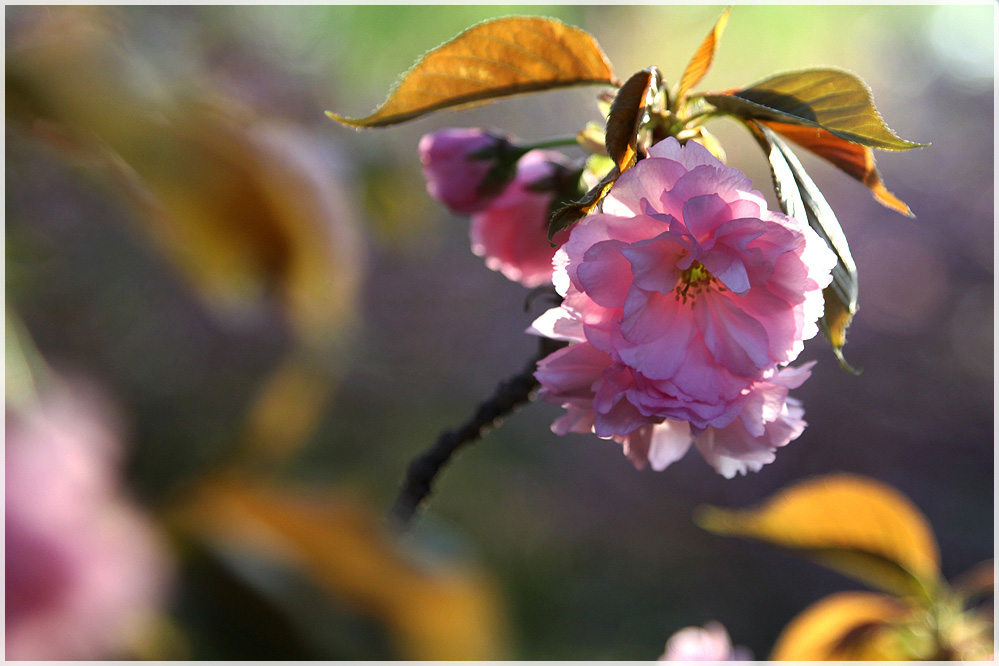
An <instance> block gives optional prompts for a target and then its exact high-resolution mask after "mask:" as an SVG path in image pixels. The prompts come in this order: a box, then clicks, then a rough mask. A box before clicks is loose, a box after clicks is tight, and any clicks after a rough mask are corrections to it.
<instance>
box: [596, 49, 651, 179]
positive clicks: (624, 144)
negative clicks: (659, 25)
mask: <svg viewBox="0 0 999 666" xmlns="http://www.w3.org/2000/svg"><path fill="white" fill-rule="evenodd" d="M658 88H659V71H658V70H657V69H656V68H655V67H649V68H647V69H643V70H642V71H640V72H636V73H634V74H632V76H631V78H629V79H628V80H627V81H625V83H624V85H623V86H621V88H620V89H619V90H618V91H617V95H616V96H615V97H614V101H613V103H611V108H610V113H609V114H608V115H607V130H606V133H605V139H604V141H605V145H606V146H607V155H608V156H609V157H610V158H611V159H612V160H614V163H615V164H616V165H617V168H618V170H619V171H620V172H621V173H624V172H625V171H627V170H628V169H629V168H630V167H631V165H632V164H634V163H635V160H637V159H638V152H637V151H638V132H639V130H640V129H641V127H642V125H643V124H644V123H645V122H646V121H647V120H648V106H649V104H651V102H652V99H653V97H654V96H655V94H656V91H657V90H658Z"/></svg>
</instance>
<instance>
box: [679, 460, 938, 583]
mask: <svg viewBox="0 0 999 666" xmlns="http://www.w3.org/2000/svg"><path fill="white" fill-rule="evenodd" d="M697 521H698V523H699V524H700V525H701V527H703V528H705V529H707V530H709V531H711V532H715V533H716V534H724V535H730V536H743V537H748V538H752V539H759V540H761V541H766V542H769V543H771V544H774V545H777V546H781V547H783V548H788V549H791V550H794V551H799V552H801V553H803V554H805V555H807V556H809V557H811V558H812V559H815V560H816V561H818V562H819V563H821V564H823V565H825V566H827V567H829V568H831V569H835V570H837V571H839V572H841V573H843V574H846V575H848V576H851V577H853V578H856V579H858V580H861V581H863V582H866V583H868V584H869V585H872V586H874V587H876V588H879V589H882V590H886V591H889V592H895V593H897V594H902V595H907V594H919V595H923V594H925V592H926V590H927V589H929V588H932V587H934V586H935V585H936V584H937V581H938V579H939V554H938V550H937V544H936V540H935V539H934V537H933V532H932V530H931V529H930V526H929V525H928V524H927V522H926V518H925V517H923V515H922V514H921V513H920V512H919V510H918V509H917V508H916V507H915V506H913V505H912V503H911V502H910V501H909V500H908V499H907V498H906V497H905V496H904V495H902V494H900V493H899V492H898V491H896V490H895V489H894V488H891V487H889V486H886V485H884V484H882V483H880V482H878V481H874V480H873V479H866V478H863V477H859V476H853V475H849V474H833V475H829V476H824V477H819V478H816V479H811V480H808V481H805V482H802V483H799V484H797V485H795V486H792V487H790V488H787V489H785V490H783V491H781V492H779V493H778V494H777V495H775V496H774V497H772V498H771V499H770V500H768V501H767V502H765V503H764V504H763V505H762V506H760V507H758V508H755V509H748V510H744V511H739V510H728V509H720V508H716V507H706V508H704V509H703V510H701V512H700V514H699V516H698V517H697Z"/></svg>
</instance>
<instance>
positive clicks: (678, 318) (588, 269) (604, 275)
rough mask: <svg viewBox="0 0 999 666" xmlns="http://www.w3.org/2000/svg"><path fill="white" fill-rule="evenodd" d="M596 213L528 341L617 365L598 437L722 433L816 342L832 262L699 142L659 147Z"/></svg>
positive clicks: (561, 260)
mask: <svg viewBox="0 0 999 666" xmlns="http://www.w3.org/2000/svg"><path fill="white" fill-rule="evenodd" d="M602 211H603V212H601V213H597V214H594V215H591V216H588V217H585V218H583V220H581V221H580V222H579V223H578V224H576V225H575V227H573V228H572V231H571V234H570V236H569V239H568V241H566V242H565V244H564V245H563V246H562V247H561V248H560V249H559V250H558V252H557V253H556V255H555V258H554V263H555V273H554V276H553V280H554V284H555V287H556V290H557V291H558V292H559V293H560V294H562V295H563V297H564V300H563V303H562V305H561V306H560V307H559V308H554V309H552V310H549V311H548V312H547V313H545V314H543V315H542V316H541V317H539V318H538V320H537V321H535V323H534V325H533V326H532V329H531V330H532V332H534V333H538V334H540V335H545V336H547V337H553V338H558V339H564V340H568V341H570V342H577V343H581V342H588V343H589V344H590V345H592V347H593V348H594V351H595V350H600V351H603V352H605V353H606V354H608V355H609V356H610V357H611V359H612V360H613V364H611V365H610V366H609V367H608V369H607V371H606V372H605V373H604V377H603V385H602V387H601V389H600V390H598V391H597V392H596V395H595V397H594V409H595V413H596V415H595V423H594V430H595V432H596V433H597V435H599V436H601V437H610V436H614V435H618V436H626V435H629V434H630V433H631V432H632V431H634V430H635V429H636V428H638V427H641V426H643V425H649V424H655V423H660V422H662V421H663V420H664V419H672V420H675V421H686V422H689V424H690V426H691V428H693V430H694V431H695V432H699V431H702V430H704V429H706V428H709V427H713V428H715V429H722V428H727V427H728V426H729V425H731V424H732V423H733V422H734V421H735V420H736V419H737V418H739V417H740V412H741V410H742V408H743V404H744V403H745V401H746V400H745V395H746V392H747V391H749V390H750V388H751V386H752V385H753V384H754V382H757V381H758V380H760V379H763V378H764V377H765V373H772V372H773V371H774V369H775V368H776V367H777V366H778V365H783V364H786V363H788V362H790V361H792V360H794V359H795V358H796V357H797V356H798V354H799V353H800V351H801V349H802V348H803V346H804V345H803V341H804V340H806V339H808V338H811V337H812V336H814V335H815V334H816V333H817V332H818V327H817V325H816V321H817V320H818V318H819V317H820V316H821V315H822V311H823V300H822V289H823V288H824V287H825V286H826V285H828V284H829V282H830V281H831V275H830V270H831V269H832V267H833V266H834V265H835V263H836V257H835V255H834V254H833V252H832V251H831V250H830V249H829V248H828V247H827V246H826V244H825V243H824V242H823V241H822V239H821V238H819V236H818V235H817V234H816V233H815V232H814V231H812V230H811V229H810V228H809V227H808V226H806V225H804V224H802V223H801V222H799V221H797V220H795V219H793V218H790V217H787V216H786V215H783V214H780V213H776V212H772V211H768V210H767V208H766V201H765V200H764V199H763V197H762V195H760V194H759V193H758V192H756V191H754V190H753V189H752V183H751V182H750V181H749V179H748V178H747V177H746V176H745V175H744V174H742V173H741V172H740V171H738V170H737V169H733V168H729V167H726V166H725V165H724V164H722V163H721V162H720V161H719V160H718V159H717V158H715V157H714V156H713V155H711V153H709V152H708V151H707V150H706V149H705V148H703V147H702V146H700V145H698V144H696V143H694V142H690V143H688V144H687V145H686V146H681V145H680V144H679V143H678V142H677V141H676V140H675V139H672V138H670V139H667V140H665V141H661V142H660V143H658V144H656V145H654V146H653V147H652V148H651V149H650V150H649V157H648V158H647V159H644V160H642V161H640V162H638V164H636V165H635V167H633V168H632V169H629V170H628V171H626V172H625V173H624V174H623V175H622V176H621V177H620V179H618V181H617V182H616V183H615V184H614V186H613V188H612V189H611V192H610V194H609V196H608V197H607V198H606V199H605V200H604V202H603V205H602ZM577 353H582V352H577ZM587 353H589V354H592V353H593V352H587ZM541 377H543V378H542V385H543V386H545V383H546V382H550V381H552V380H551V375H550V374H549V375H548V377H545V374H544V373H542V375H541ZM546 388H547V387H546ZM549 392H550V393H552V394H555V395H558V394H561V391H560V390H559V389H558V388H557V387H553V388H551V389H549Z"/></svg>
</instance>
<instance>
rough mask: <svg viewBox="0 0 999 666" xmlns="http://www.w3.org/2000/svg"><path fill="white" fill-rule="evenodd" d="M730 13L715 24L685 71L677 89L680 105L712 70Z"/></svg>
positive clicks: (723, 13)
mask: <svg viewBox="0 0 999 666" xmlns="http://www.w3.org/2000/svg"><path fill="white" fill-rule="evenodd" d="M729 11H730V10H729V9H726V10H725V11H724V12H722V15H721V16H720V17H719V18H718V21H716V22H715V27H714V28H712V29H711V32H710V33H708V36H707V37H705V38H704V41H703V42H701V45H700V46H699V47H698V48H697V52H696V53H694V57H693V58H691V59H690V62H689V63H688V64H687V68H686V69H685V70H684V71H683V76H682V77H680V87H679V88H678V89H677V104H678V105H679V104H682V103H683V98H684V97H686V95H687V92H688V91H689V90H690V89H691V88H693V87H694V86H696V85H697V84H698V83H699V82H700V81H701V79H702V78H704V75H705V74H707V73H708V69H710V68H711V61H712V60H714V57H715V50H716V49H717V48H718V40H719V39H721V34H722V31H723V30H725V25H726V24H727V23H728V14H729Z"/></svg>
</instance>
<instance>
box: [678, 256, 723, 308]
mask: <svg viewBox="0 0 999 666" xmlns="http://www.w3.org/2000/svg"><path fill="white" fill-rule="evenodd" d="M712 288H714V289H717V290H718V291H725V287H724V286H723V285H722V284H721V283H720V282H719V281H718V279H717V278H716V277H715V276H714V275H712V274H711V273H710V272H709V271H708V269H707V268H705V267H704V266H703V265H701V262H699V261H695V262H694V263H693V264H691V265H690V268H688V269H687V270H685V271H681V272H680V281H679V282H678V283H677V285H676V289H675V291H676V297H675V298H676V300H678V301H679V300H681V299H682V300H683V302H684V303H686V302H687V298H690V299H691V300H693V298H694V297H695V296H697V294H700V293H701V292H704V291H709V290H710V289H712Z"/></svg>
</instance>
